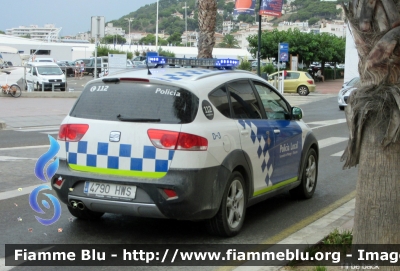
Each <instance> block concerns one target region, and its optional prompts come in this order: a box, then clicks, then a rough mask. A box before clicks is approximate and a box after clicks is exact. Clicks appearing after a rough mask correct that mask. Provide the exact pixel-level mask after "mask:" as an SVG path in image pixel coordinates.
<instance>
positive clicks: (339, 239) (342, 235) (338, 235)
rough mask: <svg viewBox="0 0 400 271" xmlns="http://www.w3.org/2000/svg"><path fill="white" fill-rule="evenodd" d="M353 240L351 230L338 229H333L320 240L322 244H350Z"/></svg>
mask: <svg viewBox="0 0 400 271" xmlns="http://www.w3.org/2000/svg"><path fill="white" fill-rule="evenodd" d="M352 241H353V233H352V231H348V230H344V231H342V232H339V230H338V229H335V230H334V231H333V232H331V233H330V234H329V235H328V236H327V237H325V238H324V239H323V240H322V244H324V245H351V243H352Z"/></svg>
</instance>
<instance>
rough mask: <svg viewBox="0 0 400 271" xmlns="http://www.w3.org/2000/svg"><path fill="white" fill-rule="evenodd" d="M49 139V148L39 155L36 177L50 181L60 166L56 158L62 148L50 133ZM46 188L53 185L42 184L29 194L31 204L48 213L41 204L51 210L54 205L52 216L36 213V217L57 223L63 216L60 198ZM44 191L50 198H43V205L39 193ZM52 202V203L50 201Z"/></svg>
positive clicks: (48, 223)
mask: <svg viewBox="0 0 400 271" xmlns="http://www.w3.org/2000/svg"><path fill="white" fill-rule="evenodd" d="M49 140H50V148H49V150H48V151H47V152H46V153H45V154H43V155H42V156H40V157H39V159H38V161H37V162H36V166H35V175H36V177H37V178H38V179H39V180H41V181H43V182H45V183H46V182H48V183H50V180H51V178H52V177H53V176H54V174H55V173H56V171H57V169H58V166H59V163H60V162H59V158H58V157H57V158H55V159H54V157H55V156H56V154H57V153H58V151H59V149H60V145H59V144H58V142H57V141H56V140H55V139H54V138H53V137H52V136H50V135H49ZM45 190H52V189H51V185H47V184H42V185H40V186H38V187H36V188H35V189H34V190H33V191H32V192H31V194H30V195H29V204H30V205H31V208H32V209H33V210H34V211H35V212H36V213H38V214H42V215H43V214H46V210H43V209H42V208H41V205H42V206H43V207H44V208H45V209H47V210H48V211H50V208H51V205H50V204H52V205H53V206H54V208H53V209H54V210H53V212H54V214H53V216H52V217H51V218H48V219H47V218H41V217H39V216H36V215H35V218H36V220H37V221H39V222H40V223H41V224H42V225H45V226H49V225H51V224H53V223H55V222H56V221H57V220H58V219H59V218H60V216H61V205H60V202H59V200H58V199H57V198H56V197H55V196H53V195H52V194H48V193H43V192H42V191H45ZM40 193H43V195H44V196H45V197H47V199H48V200H46V199H43V200H42V201H41V205H40V204H39V202H38V197H39V194H40ZM49 202H50V203H49Z"/></svg>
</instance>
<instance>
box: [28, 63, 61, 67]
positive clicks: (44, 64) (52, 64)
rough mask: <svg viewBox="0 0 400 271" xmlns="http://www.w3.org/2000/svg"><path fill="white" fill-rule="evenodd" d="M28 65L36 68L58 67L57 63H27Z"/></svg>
mask: <svg viewBox="0 0 400 271" xmlns="http://www.w3.org/2000/svg"><path fill="white" fill-rule="evenodd" d="M28 65H31V66H37V67H41V66H52V67H58V65H57V63H55V62H28Z"/></svg>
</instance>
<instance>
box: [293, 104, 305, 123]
mask: <svg viewBox="0 0 400 271" xmlns="http://www.w3.org/2000/svg"><path fill="white" fill-rule="evenodd" d="M292 116H293V118H294V119H295V120H301V119H302V118H303V110H301V108H298V107H292Z"/></svg>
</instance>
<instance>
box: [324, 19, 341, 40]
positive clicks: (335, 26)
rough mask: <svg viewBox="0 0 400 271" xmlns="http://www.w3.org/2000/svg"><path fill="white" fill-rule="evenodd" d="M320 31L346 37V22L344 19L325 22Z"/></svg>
mask: <svg viewBox="0 0 400 271" xmlns="http://www.w3.org/2000/svg"><path fill="white" fill-rule="evenodd" d="M319 31H320V33H329V34H333V35H335V36H337V37H341V38H344V37H346V24H345V22H344V21H333V22H323V23H321V28H320V30H319Z"/></svg>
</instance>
